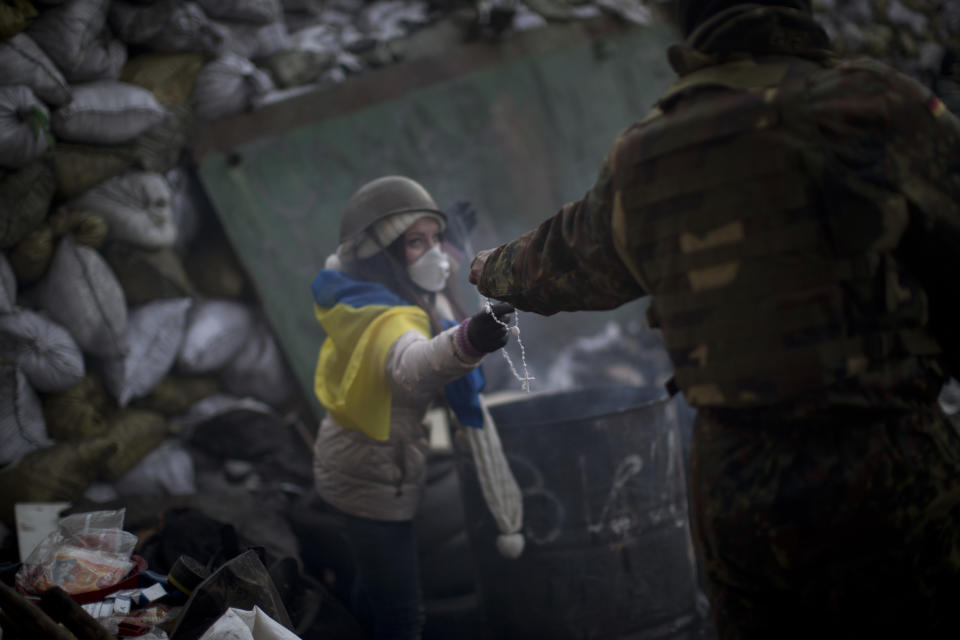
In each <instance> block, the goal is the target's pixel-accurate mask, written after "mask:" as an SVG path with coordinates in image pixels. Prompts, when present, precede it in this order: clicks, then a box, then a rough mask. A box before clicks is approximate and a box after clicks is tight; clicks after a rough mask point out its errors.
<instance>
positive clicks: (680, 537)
mask: <svg viewBox="0 0 960 640" xmlns="http://www.w3.org/2000/svg"><path fill="white" fill-rule="evenodd" d="M491 414H492V416H493V418H494V420H495V421H496V423H497V428H498V430H499V433H500V438H501V441H502V443H503V449H504V452H505V453H506V456H507V459H508V461H509V463H510V467H511V469H512V470H513V473H514V475H515V477H516V479H517V482H518V484H519V485H520V488H521V490H522V491H523V506H524V525H523V533H524V535H525V537H526V549H525V551H524V553H523V555H522V556H521V557H520V558H518V559H516V560H509V559H506V558H503V557H501V556H500V555H499V553H498V552H497V549H496V536H497V534H498V531H497V528H496V524H495V523H494V521H493V518H492V517H491V516H490V513H489V511H488V510H487V507H486V504H485V503H484V501H483V497H482V494H481V491H480V486H479V483H478V481H477V477H476V469H475V467H474V463H473V460H472V458H471V456H470V452H469V449H468V448H467V447H468V444H467V442H466V440H465V439H464V438H458V439H457V442H456V449H457V464H458V471H459V473H460V483H461V491H462V493H463V500H464V507H465V513H466V523H467V532H468V534H469V537H470V542H471V546H472V548H473V551H474V554H475V560H476V566H477V572H478V580H479V590H480V594H481V596H482V599H483V602H484V605H485V610H486V614H487V617H488V619H489V622H490V624H491V625H492V626H493V629H494V633H495V637H497V638H526V639H531V638H533V639H536V638H550V639H552V640H562V639H567V638H570V639H578V640H579V639H583V638H591V639H592V638H637V639H641V638H671V639H680V638H693V637H695V634H696V630H697V629H698V628H699V626H700V616H699V615H698V613H697V600H698V598H697V594H698V589H697V581H696V568H695V561H694V558H693V551H692V547H691V544H690V538H689V526H688V520H687V503H686V483H685V474H684V468H683V457H682V451H681V447H682V445H681V437H680V430H679V428H678V424H677V420H676V417H675V415H676V412H675V411H674V409H673V407H672V406H671V404H670V400H669V398H668V397H666V394H664V393H663V392H662V391H661V390H659V389H643V388H632V387H617V388H601V389H588V390H580V391H574V392H564V393H552V394H543V395H534V396H528V397H524V398H522V399H520V400H514V401H510V402H506V403H503V404H499V405H495V406H492V407H491Z"/></svg>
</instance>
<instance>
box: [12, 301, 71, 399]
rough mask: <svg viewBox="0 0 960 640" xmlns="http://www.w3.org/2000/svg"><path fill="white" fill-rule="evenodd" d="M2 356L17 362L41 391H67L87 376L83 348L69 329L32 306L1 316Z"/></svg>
mask: <svg viewBox="0 0 960 640" xmlns="http://www.w3.org/2000/svg"><path fill="white" fill-rule="evenodd" d="M0 359H3V360H4V361H6V362H7V363H9V364H15V365H17V366H18V367H20V369H21V370H22V371H23V374H24V375H25V376H26V377H27V380H28V381H29V382H30V386H32V387H33V388H34V389H36V390H37V391H42V392H44V393H56V392H58V391H65V390H67V389H69V388H70V387H72V386H74V385H76V384H77V383H79V382H80V381H81V380H82V379H83V375H84V373H85V370H84V365H83V354H82V353H81V352H80V347H78V346H77V343H76V341H75V340H74V339H73V337H71V336H70V334H69V333H68V332H67V330H66V329H64V328H63V327H61V326H60V325H58V324H57V323H56V322H54V321H52V320H50V319H49V318H47V317H45V316H42V315H40V314H39V313H35V312H33V311H30V310H28V309H20V310H17V311H15V312H13V313H8V314H6V315H2V316H0Z"/></svg>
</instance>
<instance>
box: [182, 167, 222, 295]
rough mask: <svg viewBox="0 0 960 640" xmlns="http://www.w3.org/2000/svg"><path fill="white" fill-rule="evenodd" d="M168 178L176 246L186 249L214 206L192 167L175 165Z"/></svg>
mask: <svg viewBox="0 0 960 640" xmlns="http://www.w3.org/2000/svg"><path fill="white" fill-rule="evenodd" d="M166 178H167V184H169V185H170V211H171V213H172V214H173V223H174V225H175V226H176V227H177V242H176V244H175V246H176V247H177V248H180V249H185V248H186V247H189V246H190V245H191V244H192V243H193V240H194V239H195V238H196V236H197V231H198V229H199V227H200V221H201V220H202V219H203V218H204V217H207V216H212V207H211V205H210V201H209V200H208V199H207V194H206V193H204V191H203V187H202V186H201V185H200V181H199V180H198V179H197V176H196V173H194V171H192V170H191V169H189V168H187V167H186V166H178V167H174V168H173V169H171V170H170V171H168V172H167V174H166ZM214 297H218V296H214ZM223 297H230V296H223Z"/></svg>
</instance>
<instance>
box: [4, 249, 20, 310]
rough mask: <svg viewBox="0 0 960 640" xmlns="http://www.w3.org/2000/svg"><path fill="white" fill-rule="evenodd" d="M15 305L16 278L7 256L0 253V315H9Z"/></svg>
mask: <svg viewBox="0 0 960 640" xmlns="http://www.w3.org/2000/svg"><path fill="white" fill-rule="evenodd" d="M16 304H17V276H16V274H14V273H13V267H11V266H10V261H9V260H7V254H6V253H3V252H2V251H0V314H4V313H10V312H11V311H13V307H14V305H16Z"/></svg>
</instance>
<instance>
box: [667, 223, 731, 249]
mask: <svg viewBox="0 0 960 640" xmlns="http://www.w3.org/2000/svg"><path fill="white" fill-rule="evenodd" d="M743 238H744V233H743V221H742V220H735V221H734V222H731V223H729V224H725V225H723V226H722V227H718V228H716V229H713V230H711V231H708V232H707V233H705V234H694V233H684V234H682V235H681V236H680V250H681V251H682V252H684V253H694V252H695V251H703V250H704V249H712V248H714V247H719V246H722V245H727V244H734V243H737V242H742V241H743Z"/></svg>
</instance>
